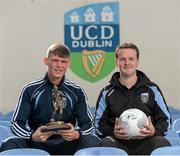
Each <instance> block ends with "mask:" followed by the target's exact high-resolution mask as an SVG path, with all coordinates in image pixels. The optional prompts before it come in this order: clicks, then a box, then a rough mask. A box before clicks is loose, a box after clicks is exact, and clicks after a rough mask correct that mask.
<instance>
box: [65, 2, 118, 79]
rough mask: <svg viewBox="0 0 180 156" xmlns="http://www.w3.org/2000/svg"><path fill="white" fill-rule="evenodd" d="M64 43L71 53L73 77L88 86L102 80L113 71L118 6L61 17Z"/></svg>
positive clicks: (90, 8)
mask: <svg viewBox="0 0 180 156" xmlns="http://www.w3.org/2000/svg"><path fill="white" fill-rule="evenodd" d="M64 23H65V25H64V30H65V31H64V32H65V33H64V40H65V44H66V45H67V46H68V47H69V48H70V50H71V66H70V69H71V71H72V72H73V73H75V74H76V75H78V76H79V77H81V78H82V79H84V80H87V81H89V82H96V81H98V80H101V79H103V78H104V77H105V76H107V75H108V74H109V73H110V72H112V70H113V69H114V68H115V59H114V50H115V48H116V46H117V45H118V44H119V3H118V2H111V3H98V4H90V5H86V6H83V7H80V8H77V9H72V10H70V11H68V12H66V13H65V15H64Z"/></svg>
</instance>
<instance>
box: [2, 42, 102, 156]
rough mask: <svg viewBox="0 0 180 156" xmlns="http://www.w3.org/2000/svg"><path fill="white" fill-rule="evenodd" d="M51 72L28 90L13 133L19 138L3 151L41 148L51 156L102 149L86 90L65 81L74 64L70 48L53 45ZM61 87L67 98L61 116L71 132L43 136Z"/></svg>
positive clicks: (22, 96) (23, 93) (49, 58)
mask: <svg viewBox="0 0 180 156" xmlns="http://www.w3.org/2000/svg"><path fill="white" fill-rule="evenodd" d="M44 63H45V64H46V65H47V67H48V71H47V73H46V74H45V76H44V77H42V78H41V79H38V80H36V81H33V82H31V83H29V84H27V85H25V86H24V88H23V89H22V91H21V94H20V96H19V100H18V103H17V106H16V108H15V111H14V114H13V117H12V121H11V130H12V132H13V133H14V134H15V135H16V136H18V137H19V138H13V139H9V140H8V141H6V142H5V143H3V144H2V147H1V151H4V150H7V149H12V148H23V147H31V148H39V149H43V150H46V151H47V152H49V153H50V154H74V152H76V151H77V150H79V149H81V148H84V147H92V146H98V144H99V141H98V139H97V138H96V137H94V136H93V135H92V134H93V133H94V127H93V119H92V114H91V112H90V110H89V106H88V102H87V96H86V94H85V92H84V90H83V89H82V88H81V87H80V86H78V85H76V84H75V83H72V82H71V81H69V80H67V79H66V78H65V73H66V70H67V69H68V67H69V64H70V51H69V48H68V47H66V46H65V45H63V44H58V43H57V44H53V45H52V46H50V47H49V49H48V55H47V56H46V57H45V58H44ZM54 86H57V87H58V90H59V91H61V92H62V93H63V95H64V108H63V111H62V115H61V120H63V121H64V122H65V123H67V124H66V125H67V126H68V127H69V129H68V130H61V131H60V130H59V131H49V132H43V130H44V129H47V126H46V124H47V123H49V122H50V120H51V119H52V114H53V111H54V106H53V102H52V101H53V98H52V91H53V88H54Z"/></svg>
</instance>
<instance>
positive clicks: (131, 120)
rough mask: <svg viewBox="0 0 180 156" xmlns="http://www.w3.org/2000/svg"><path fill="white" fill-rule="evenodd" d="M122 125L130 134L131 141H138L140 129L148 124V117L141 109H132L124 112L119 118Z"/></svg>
mask: <svg viewBox="0 0 180 156" xmlns="http://www.w3.org/2000/svg"><path fill="white" fill-rule="evenodd" d="M119 120H120V123H121V124H122V125H123V128H124V130H125V131H126V132H127V133H128V136H129V139H136V138H137V136H138V134H139V131H140V129H143V128H144V125H146V124H147V123H148V119H147V116H146V114H145V113H144V112H142V111H141V110H139V109H136V108H132V109H128V110H126V111H124V112H123V113H122V114H121V115H120V117H119Z"/></svg>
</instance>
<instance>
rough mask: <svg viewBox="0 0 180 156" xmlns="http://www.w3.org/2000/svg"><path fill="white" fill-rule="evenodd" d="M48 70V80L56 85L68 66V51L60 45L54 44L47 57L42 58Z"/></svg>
mask: <svg viewBox="0 0 180 156" xmlns="http://www.w3.org/2000/svg"><path fill="white" fill-rule="evenodd" d="M44 63H45V65H47V68H48V77H49V80H50V81H51V82H52V83H53V84H54V85H58V84H59V83H60V82H61V80H62V78H63V76H64V75H65V73H66V71H67V69H68V67H69V65H70V53H69V49H68V48H67V47H66V46H64V45H61V44H55V45H53V46H51V47H50V48H49V49H48V56H46V57H45V58H44Z"/></svg>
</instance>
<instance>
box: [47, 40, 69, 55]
mask: <svg viewBox="0 0 180 156" xmlns="http://www.w3.org/2000/svg"><path fill="white" fill-rule="evenodd" d="M50 55H57V56H58V57H62V58H69V57H70V50H69V48H68V47H67V46H66V45H64V44H61V43H55V44H53V45H51V46H50V47H49V48H48V50H47V56H48V57H49V56H50Z"/></svg>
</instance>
